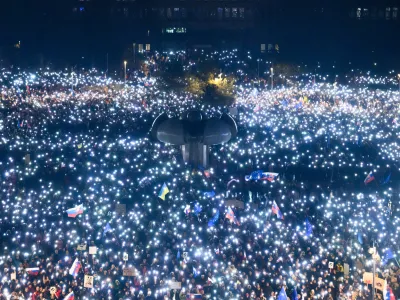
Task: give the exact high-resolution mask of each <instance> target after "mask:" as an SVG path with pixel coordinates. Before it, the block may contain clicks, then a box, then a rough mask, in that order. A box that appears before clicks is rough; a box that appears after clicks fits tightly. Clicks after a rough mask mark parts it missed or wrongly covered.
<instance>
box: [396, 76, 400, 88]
mask: <svg viewBox="0 0 400 300" xmlns="http://www.w3.org/2000/svg"><path fill="white" fill-rule="evenodd" d="M397 79H398V80H399V92H400V74H397Z"/></svg>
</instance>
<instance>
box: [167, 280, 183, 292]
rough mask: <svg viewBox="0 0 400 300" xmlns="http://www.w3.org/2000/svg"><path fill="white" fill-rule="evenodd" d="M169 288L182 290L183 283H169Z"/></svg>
mask: <svg viewBox="0 0 400 300" xmlns="http://www.w3.org/2000/svg"><path fill="white" fill-rule="evenodd" d="M169 288H170V289H171V290H180V289H181V283H180V282H178V281H170V282H169Z"/></svg>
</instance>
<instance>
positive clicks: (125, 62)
mask: <svg viewBox="0 0 400 300" xmlns="http://www.w3.org/2000/svg"><path fill="white" fill-rule="evenodd" d="M127 63H128V62H127V61H126V60H125V61H124V75H125V76H124V79H125V84H126V64H127Z"/></svg>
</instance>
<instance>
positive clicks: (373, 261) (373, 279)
mask: <svg viewBox="0 0 400 300" xmlns="http://www.w3.org/2000/svg"><path fill="white" fill-rule="evenodd" d="M372 247H373V249H374V254H373V255H372V263H373V275H372V300H375V271H376V268H375V267H376V264H375V254H376V250H375V240H373V243H372Z"/></svg>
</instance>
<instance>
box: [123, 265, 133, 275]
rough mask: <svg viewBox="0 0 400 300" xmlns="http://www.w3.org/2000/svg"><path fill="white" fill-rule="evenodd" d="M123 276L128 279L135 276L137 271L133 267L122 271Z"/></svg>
mask: <svg viewBox="0 0 400 300" xmlns="http://www.w3.org/2000/svg"><path fill="white" fill-rule="evenodd" d="M122 275H123V276H127V277H129V276H130V277H133V276H135V269H134V268H133V267H126V268H123V269H122Z"/></svg>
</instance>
